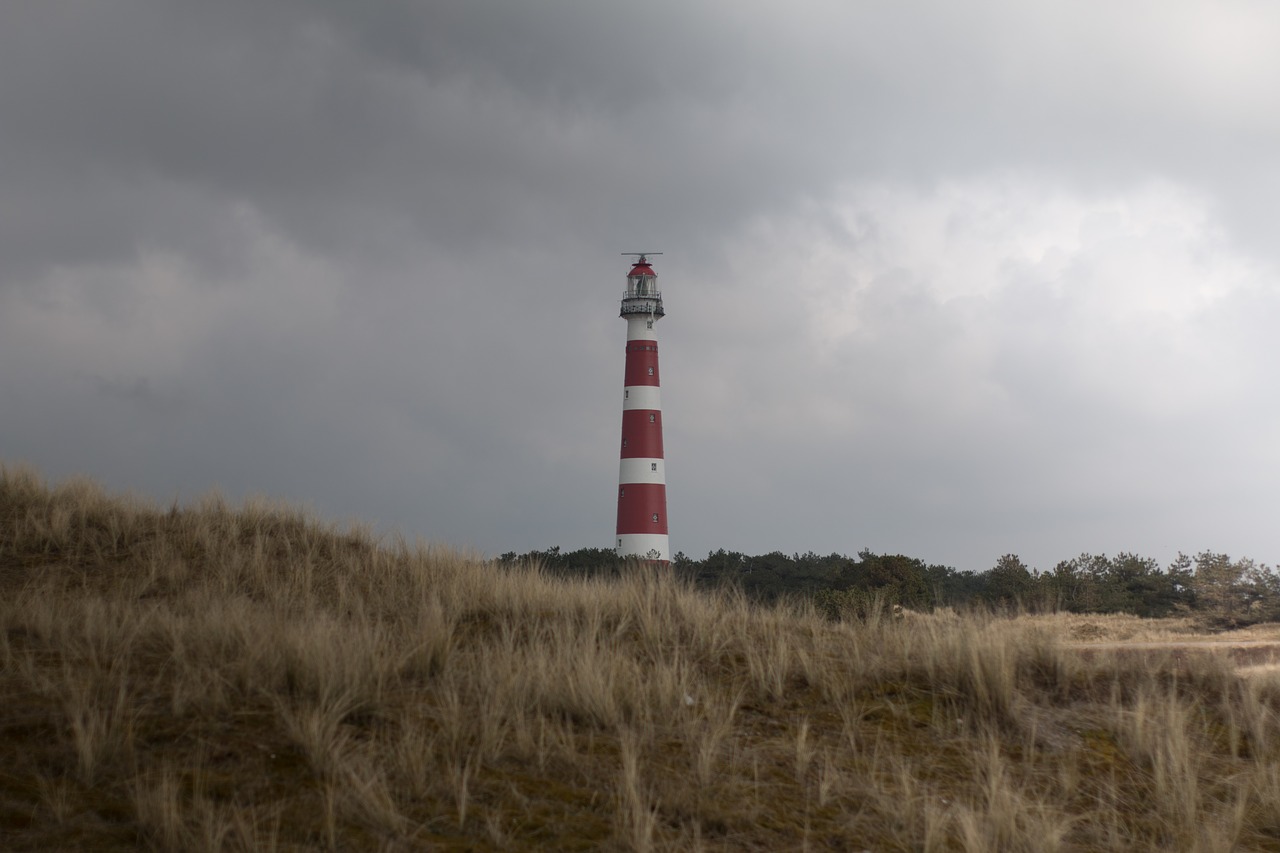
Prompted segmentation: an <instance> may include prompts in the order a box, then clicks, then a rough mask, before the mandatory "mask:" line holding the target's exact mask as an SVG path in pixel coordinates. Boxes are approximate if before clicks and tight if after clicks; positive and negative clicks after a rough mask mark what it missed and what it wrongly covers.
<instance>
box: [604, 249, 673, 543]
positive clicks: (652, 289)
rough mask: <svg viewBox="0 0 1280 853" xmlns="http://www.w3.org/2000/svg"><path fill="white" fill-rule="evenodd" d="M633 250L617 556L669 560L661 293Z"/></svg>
mask: <svg viewBox="0 0 1280 853" xmlns="http://www.w3.org/2000/svg"><path fill="white" fill-rule="evenodd" d="M623 254H624V255H635V256H636V261H635V264H634V266H632V267H631V272H629V273H627V289H626V292H625V293H623V294H622V315H621V316H622V318H623V319H624V320H626V321H627V367H626V379H625V380H624V382H623V388H622V463H621V465H620V466H619V468H618V540H617V541H618V546H617V551H618V556H620V557H639V558H641V559H643V560H653V561H655V562H663V563H666V562H669V561H670V560H671V548H670V545H669V544H668V539H667V471H666V467H665V465H664V464H663V461H662V401H661V399H660V395H659V388H658V335H657V332H655V331H654V328H653V327H654V324H655V323H657V321H658V320H659V319H661V318H662V315H663V313H664V312H663V310H662V294H661V293H660V292H659V291H658V276H657V274H656V273H655V272H654V271H653V267H651V266H650V265H649V257H648V256H649V255H660V254H662V253H661V252H647V253H640V252H623Z"/></svg>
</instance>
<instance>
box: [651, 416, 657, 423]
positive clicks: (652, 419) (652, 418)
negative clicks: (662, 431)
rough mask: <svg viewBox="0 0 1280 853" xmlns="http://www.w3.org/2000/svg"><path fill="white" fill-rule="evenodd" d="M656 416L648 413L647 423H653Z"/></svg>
mask: <svg viewBox="0 0 1280 853" xmlns="http://www.w3.org/2000/svg"><path fill="white" fill-rule="evenodd" d="M656 417H657V415H649V423H655V421H654V418H656Z"/></svg>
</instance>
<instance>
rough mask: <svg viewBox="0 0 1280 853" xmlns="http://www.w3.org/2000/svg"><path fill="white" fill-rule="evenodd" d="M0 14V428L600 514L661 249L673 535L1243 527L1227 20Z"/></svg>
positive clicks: (1279, 81)
mask: <svg viewBox="0 0 1280 853" xmlns="http://www.w3.org/2000/svg"><path fill="white" fill-rule="evenodd" d="M0 15H2V16H3V21H2V23H3V25H2V26H0V116H3V121H2V122H0V186H3V188H4V193H3V194H0V359H3V363H4V364H5V365H6V367H5V369H4V371H3V373H0V403H2V404H3V407H4V411H5V412H6V416H5V418H4V424H3V433H0V439H3V445H4V448H3V451H0V452H3V453H4V454H5V456H6V458H15V457H25V458H29V459H31V460H32V461H34V462H36V463H37V464H39V465H41V466H42V467H43V468H44V469H45V470H46V471H47V472H48V473H50V474H52V475H58V476H60V475H63V474H66V473H71V472H73V471H77V470H84V471H87V472H88V473H91V474H95V475H97V476H101V477H104V478H106V479H107V480H108V482H109V483H111V484H113V485H119V486H133V487H137V488H140V489H144V490H146V491H148V492H150V493H152V494H156V495H158V496H161V497H168V496H170V495H172V494H173V493H175V492H181V493H183V494H188V495H189V494H192V493H199V492H201V491H203V490H204V489H205V488H207V487H208V486H210V485H213V484H219V485H221V486H222V487H223V488H225V489H226V490H228V491H229V492H230V493H232V494H233V495H235V494H243V493H247V492H253V491H260V492H268V493H272V494H277V495H281V496H286V497H290V498H294V499H305V500H310V501H311V502H313V503H314V504H315V505H316V506H317V507H318V508H319V509H321V510H323V511H325V512H326V513H330V514H335V515H338V516H359V517H364V518H372V519H376V520H380V521H385V522H388V523H392V524H396V525H398V526H400V527H401V528H402V529H404V530H405V531H406V532H408V533H409V534H410V535H414V534H418V533H422V534H426V535H430V536H432V537H436V538H440V539H444V540H446V541H453V542H458V543H460V544H471V545H475V546H477V547H480V548H485V549H488V550H490V551H494V550H506V549H508V548H521V549H523V548H529V547H535V546H546V545H550V544H553V543H558V544H562V545H564V546H566V547H573V546H575V545H579V544H600V543H603V542H607V541H609V539H610V536H609V533H610V529H611V524H612V513H613V507H612V506H611V504H610V499H611V497H612V494H613V487H612V480H613V478H614V476H615V471H614V465H615V464H616V463H615V461H614V460H613V459H612V455H613V454H614V453H615V451H616V448H615V446H614V445H615V437H616V432H617V412H616V407H617V404H618V400H617V397H618V396H620V395H618V394H617V390H618V389H617V388H616V384H617V382H618V381H619V373H620V369H621V367H620V355H619V346H620V340H619V339H620V336H621V334H622V332H621V325H620V324H619V323H618V321H617V320H616V318H615V317H613V314H614V312H615V310H616V299H617V295H618V294H617V290H618V288H619V287H620V286H621V274H622V273H623V272H625V264H620V263H619V261H620V259H619V258H618V256H617V255H616V254H615V253H616V252H619V251H624V250H629V249H664V250H666V251H667V253H668V254H667V255H664V257H663V263H662V264H661V265H660V266H659V273H660V275H661V276H662V278H661V281H662V282H663V284H664V287H665V288H666V290H667V292H668V307H669V311H670V317H669V319H667V320H666V321H664V324H663V335H664V338H663V347H664V351H663V359H664V362H663V363H664V372H665V382H666V383H667V385H666V387H665V388H664V392H665V393H666V395H667V401H668V407H669V411H668V418H667V423H668V428H669V429H670V431H671V434H670V436H669V437H668V457H669V462H670V463H671V464H670V467H669V470H670V476H671V502H672V503H671V506H672V517H673V536H674V537H675V540H674V542H673V544H674V545H675V547H677V548H682V549H684V550H686V551H689V552H691V553H698V552H699V551H700V550H701V549H706V548H711V547H720V546H725V547H739V548H746V549H754V550H771V549H773V548H783V549H787V550H807V549H808V548H810V547H812V548H815V549H817V550H846V551H851V550H854V549H856V548H858V547H862V546H864V545H866V546H870V547H874V548H881V549H884V548H890V547H892V548H895V549H900V550H904V551H906V552H908V553H920V554H921V555H922V556H928V557H929V558H931V559H935V560H941V561H953V562H960V563H962V564H963V565H964V567H967V568H983V567H985V566H983V565H982V563H983V561H990V560H993V559H994V557H995V556H998V554H999V553H1003V552H1004V551H1005V550H1010V549H1012V548H1015V547H1016V548H1023V549H1024V550H1026V551H1027V554H1025V556H1028V557H1029V558H1030V559H1032V560H1033V561H1038V562H1041V563H1043V562H1044V561H1045V560H1048V559H1052V558H1054V557H1065V556H1069V555H1070V554H1071V553H1074V552H1076V551H1079V550H1081V549H1086V548H1088V549H1094V550H1101V549H1102V548H1113V547H1126V548H1137V549H1141V548H1143V547H1150V548H1152V549H1169V548H1172V549H1174V550H1176V548H1179V547H1182V548H1196V547H1202V546H1203V547H1223V548H1231V547H1235V544H1233V542H1218V541H1204V540H1208V539H1211V538H1212V537H1213V536H1214V535H1215V534H1217V535H1221V536H1224V537H1225V536H1226V535H1227V534H1228V533H1230V535H1231V536H1232V537H1235V538H1234V542H1238V543H1240V547H1244V548H1254V547H1255V544H1254V543H1262V544H1268V546H1269V547H1274V546H1273V545H1270V544H1269V543H1268V541H1267V540H1265V539H1264V538H1263V537H1260V536H1258V535H1250V534H1249V528H1250V526H1251V525H1253V526H1256V524H1257V523H1258V522H1259V520H1260V519H1261V518H1263V517H1265V515H1266V512H1268V511H1270V510H1271V509H1274V504H1273V503H1271V502H1269V499H1268V498H1267V497H1266V494H1265V490H1264V489H1262V488H1260V486H1259V485H1258V482H1257V481H1256V478H1253V477H1251V476H1250V475H1248V474H1242V473H1240V472H1242V471H1244V470H1246V469H1248V468H1249V467H1250V464H1251V463H1250V461H1249V460H1250V459H1256V458H1257V457H1258V456H1259V454H1263V453H1265V452H1266V448H1267V447H1269V444H1268V439H1267V438H1266V436H1265V435H1264V434H1263V433H1264V431H1265V430H1264V429H1263V428H1261V427H1259V426H1258V425H1259V424H1265V423H1268V422H1272V421H1273V420H1274V417H1275V416H1276V415H1277V414H1280V412H1277V411H1276V405H1275V401H1274V399H1273V397H1272V395H1270V394H1268V393H1266V391H1265V387H1264V385H1265V381H1266V380H1265V373H1264V372H1262V371H1261V369H1260V368H1259V367H1258V365H1259V364H1265V363H1269V362H1271V361H1274V358H1275V356H1276V355H1277V354H1278V353H1277V352H1276V348H1275V345H1274V344H1272V342H1271V340H1270V335H1269V332H1268V331H1267V330H1266V328H1265V324H1264V322H1263V321H1262V320H1261V319H1260V318H1262V317H1265V316H1268V314H1269V312H1270V311H1271V310H1272V309H1273V308H1274V307H1275V306H1274V305H1273V302H1274V270H1275V264H1276V260H1277V259H1276V255H1275V249H1274V245H1273V243H1274V241H1273V240H1271V239H1270V234H1269V231H1270V229H1269V226H1268V224H1267V223H1270V222H1274V221H1275V219H1276V215H1277V213H1280V211H1278V210H1277V205H1278V204H1280V202H1277V199H1280V193H1278V192H1277V190H1280V186H1277V182H1280V170H1277V168H1276V166H1275V161H1274V153H1273V152H1274V151H1275V150H1276V143H1277V141H1280V140H1278V139H1277V136H1278V128H1280V118H1277V115H1276V113H1275V111H1274V110H1272V109H1270V106H1269V105H1270V99H1271V98H1272V97H1273V93H1274V92H1275V91H1276V90H1277V88H1280V60H1278V59H1277V57H1278V56H1280V50H1277V49H1276V47H1277V45H1276V41H1277V39H1278V38H1280V36H1277V32H1278V30H1277V23H1278V20H1277V13H1275V12H1273V11H1271V10H1270V9H1268V8H1265V7H1262V6H1258V5H1251V4H1246V3H1226V4H1222V3H1214V4H1209V3H1191V2H1187V3H1172V4H1171V3H1163V2H1162V3H1157V2H1154V0H1153V2H1139V3H1134V4H1126V5H1124V6H1116V5H1115V4H1106V3H1086V4H1083V5H1080V4H1070V5H1068V4H1049V5H1045V4H1038V5H1027V4H1013V3H1007V2H994V0H992V2H981V3H973V4H964V5H962V6H960V5H956V4H946V3H924V2H906V3H860V4H847V3H841V2H823V1H822V0H812V2H803V3H800V4H791V5H787V6H778V5H777V4H763V3H760V4H755V3H746V4H743V3H728V2H700V3H695V4H692V5H690V4H688V3H674V2H658V3H651V4H648V5H645V6H609V5H601V4H598V3H587V2H568V0H557V2H547V3H537V4H530V3H523V2H483V1H482V2H461V0H458V2H454V1H453V0H447V1H446V2H424V3H419V2H407V0H406V2H379V3H362V4H355V3H348V2H338V1H337V0H333V1H332V2H319V3H316V2H301V0H298V2H289V1H287V0H282V2H274V3H270V4H264V3H258V2H250V0H228V2H220V3H216V4H213V3H209V4H174V3H167V2H160V0H115V2H112V3H98V2H89V0H83V2H75V0H66V2H61V1H60V2H48V3H41V4H20V5H11V6H9V7H6V9H5V10H4V12H3V13H0ZM1153 188H1154V189H1153ZM1117 223H1118V224H1117ZM1170 341H1172V342H1173V343H1170ZM1227 412H1233V413H1237V414H1235V415H1231V416H1228V415H1226V414H1225V413H1227ZM10 413H12V415H11V414H10ZM1268 458H1270V457H1268ZM1274 461H1275V460H1274V458H1271V463H1272V464H1274ZM1173 469H1176V471H1177V473H1176V474H1175V473H1173ZM1233 490H1234V491H1233ZM1188 493H1191V494H1193V495H1200V496H1201V497H1200V498H1199V499H1188V498H1187V497H1186V496H1187V495H1188ZM1171 495H1178V496H1179V498H1176V499H1175V498H1170V496H1171ZM768 519H772V520H773V521H767V522H766V520H768ZM1200 519H1203V520H1204V521H1203V522H1202V521H1200ZM1228 519H1231V520H1228ZM1178 529H1181V530H1187V531H1194V532H1195V534H1196V535H1197V536H1200V537H1202V538H1200V539H1197V540H1196V541H1194V542H1182V541H1178V542H1171V541H1170V539H1171V534H1170V533H1169V531H1176V530H1178ZM1129 531H1132V535H1133V537H1134V538H1135V539H1138V540H1139V541H1132V542H1126V541H1125V539H1124V537H1125V535H1126V533H1127V532H1129ZM1111 543H1119V544H1116V545H1114V546H1113V545H1112V544H1111ZM926 552H927V553H926ZM1254 555H1255V556H1257V557H1258V558H1260V559H1263V558H1266V555H1265V554H1264V553H1261V552H1259V551H1256V550H1255V552H1254ZM1157 556H1160V557H1164V556H1166V554H1165V553H1164V552H1163V551H1161V552H1160V553H1157Z"/></svg>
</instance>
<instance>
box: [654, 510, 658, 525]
mask: <svg viewBox="0 0 1280 853" xmlns="http://www.w3.org/2000/svg"><path fill="white" fill-rule="evenodd" d="M653 523H654V524H657V523H658V514H657V513H656V512H655V513H654V514H653Z"/></svg>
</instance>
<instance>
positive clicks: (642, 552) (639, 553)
mask: <svg viewBox="0 0 1280 853" xmlns="http://www.w3.org/2000/svg"><path fill="white" fill-rule="evenodd" d="M617 541H618V547H617V549H616V550H617V552H618V556H619V557H639V558H640V559H641V560H657V561H660V562H663V563H666V562H670V560H671V544H670V539H669V538H668V536H667V535H666V534H665V533H619V534H618V540H617Z"/></svg>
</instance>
